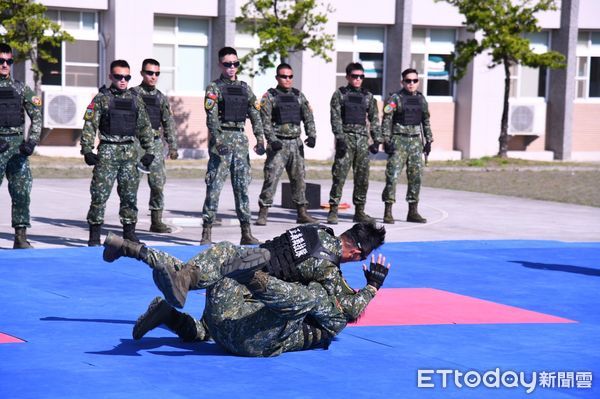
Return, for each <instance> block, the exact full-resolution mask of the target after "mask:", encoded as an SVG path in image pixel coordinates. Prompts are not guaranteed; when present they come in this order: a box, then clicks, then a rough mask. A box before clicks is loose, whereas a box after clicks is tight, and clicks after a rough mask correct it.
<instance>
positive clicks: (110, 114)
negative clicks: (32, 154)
mask: <svg viewBox="0 0 600 399" xmlns="http://www.w3.org/2000/svg"><path fill="white" fill-rule="evenodd" d="M129 70H130V68H129V64H128V63H127V61H124V60H116V61H113V62H112V63H111V65H110V75H109V78H110V80H111V82H112V85H111V86H110V87H109V88H106V87H104V86H103V87H102V88H100V92H99V93H98V94H97V95H96V96H95V97H94V99H93V100H92V102H91V103H90V104H89V105H88V107H87V109H86V111H85V115H84V120H85V123H84V125H83V132H82V135H81V153H82V154H83V156H84V159H85V163H86V164H88V165H90V166H94V171H93V176H92V182H91V185H90V193H91V196H92V201H91V204H90V210H89V211H88V214H87V221H88V224H89V227H90V238H89V241H88V245H89V246H99V245H100V230H101V227H102V223H104V210H105V208H106V201H107V200H108V197H109V196H110V192H111V191H112V188H113V185H114V183H115V179H116V180H117V192H118V194H119V198H120V199H121V204H120V207H119V216H120V219H121V223H122V224H123V236H124V237H126V238H127V239H129V240H132V241H138V242H139V240H138V238H137V236H136V235H135V224H136V223H137V211H138V210H137V190H138V186H139V181H140V178H139V172H138V170H137V167H136V163H137V159H138V151H137V149H136V144H135V138H136V137H137V139H138V140H139V142H140V144H141V146H142V148H143V149H144V150H146V151H147V152H146V154H144V156H143V157H142V158H141V162H142V164H144V165H145V166H146V167H149V166H150V165H151V164H152V161H153V159H154V155H152V154H151V153H150V152H149V151H150V150H151V148H152V143H153V141H154V134H153V133H152V126H151V125H150V119H149V117H148V113H147V112H146V108H145V105H144V102H143V101H142V99H141V98H140V97H139V96H137V95H136V94H135V93H133V92H131V91H130V90H127V85H128V82H129V80H130V79H131V75H130V74H129ZM96 132H99V135H100V144H99V146H98V154H95V153H94V152H93V150H94V143H95V139H96Z"/></svg>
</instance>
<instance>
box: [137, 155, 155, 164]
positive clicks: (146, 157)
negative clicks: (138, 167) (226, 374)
mask: <svg viewBox="0 0 600 399" xmlns="http://www.w3.org/2000/svg"><path fill="white" fill-rule="evenodd" d="M152 161H154V155H152V154H148V153H145V154H144V156H143V157H141V158H140V163H141V164H142V165H144V166H145V167H149V166H150V164H152Z"/></svg>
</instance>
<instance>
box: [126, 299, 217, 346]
mask: <svg viewBox="0 0 600 399" xmlns="http://www.w3.org/2000/svg"><path fill="white" fill-rule="evenodd" d="M161 324H164V325H165V326H167V328H168V329H169V330H171V331H173V332H174V333H175V334H177V335H178V336H179V338H181V339H182V340H184V341H186V342H192V341H206V340H208V339H209V338H210V336H209V334H208V330H207V329H206V326H205V324H204V322H203V321H202V320H195V319H194V318H193V317H192V316H190V315H189V314H187V313H181V312H179V311H178V310H176V309H175V308H173V307H172V306H171V305H169V304H168V303H167V301H165V300H164V299H162V298H161V297H159V296H157V297H156V298H154V300H153V301H152V302H150V305H149V306H148V309H147V310H146V312H144V314H142V315H141V316H140V317H139V318H138V319H137V321H136V322H135V325H134V326H133V332H132V335H133V339H136V340H137V339H141V338H142V337H143V336H144V335H146V333H147V332H148V331H150V330H153V329H155V328H156V327H158V326H160V325H161Z"/></svg>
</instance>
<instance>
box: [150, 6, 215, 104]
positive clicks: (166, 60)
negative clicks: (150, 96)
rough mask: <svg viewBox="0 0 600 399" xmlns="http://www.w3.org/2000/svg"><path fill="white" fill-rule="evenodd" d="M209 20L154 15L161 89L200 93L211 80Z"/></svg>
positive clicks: (155, 55)
mask: <svg viewBox="0 0 600 399" xmlns="http://www.w3.org/2000/svg"><path fill="white" fill-rule="evenodd" d="M208 31H209V22H208V20H206V19H197V18H183V17H163V16H155V17H154V35H153V43H154V49H153V53H154V54H153V57H154V58H156V60H157V61H158V62H160V72H161V75H160V79H159V80H158V88H159V89H160V90H162V91H163V92H165V93H168V92H172V91H176V92H178V93H179V94H194V95H198V94H200V93H202V92H204V89H205V88H206V85H207V83H208Z"/></svg>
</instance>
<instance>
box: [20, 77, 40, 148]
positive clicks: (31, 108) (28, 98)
mask: <svg viewBox="0 0 600 399" xmlns="http://www.w3.org/2000/svg"><path fill="white" fill-rule="evenodd" d="M23 94H24V96H23V103H24V104H23V105H24V106H25V111H27V115H29V119H31V125H30V126H29V134H28V136H27V137H28V138H29V140H32V141H34V142H35V143H39V141H40V136H41V134H42V100H41V99H40V97H39V96H36V94H35V93H34V91H33V90H31V88H29V86H27V85H25V91H24V93H23Z"/></svg>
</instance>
